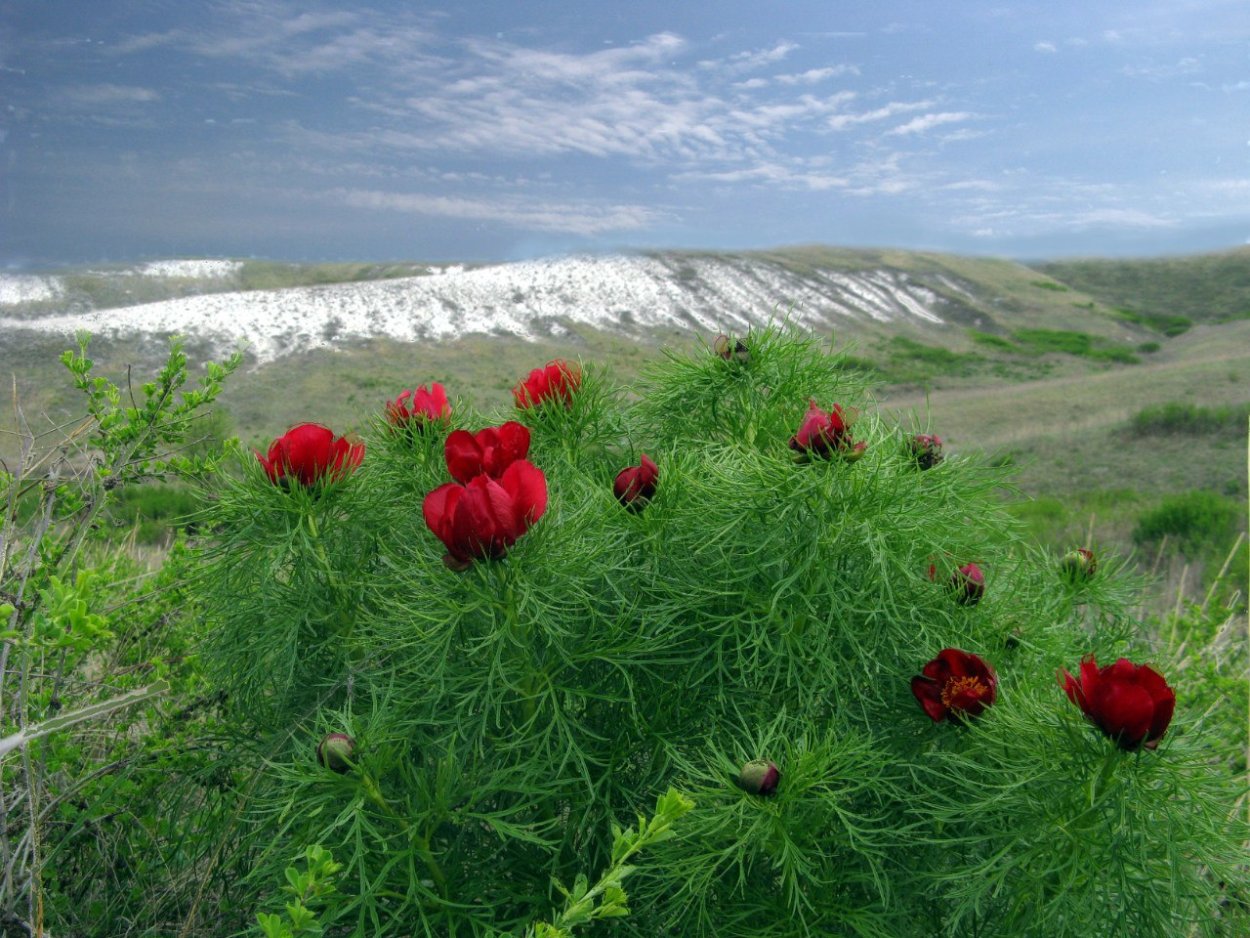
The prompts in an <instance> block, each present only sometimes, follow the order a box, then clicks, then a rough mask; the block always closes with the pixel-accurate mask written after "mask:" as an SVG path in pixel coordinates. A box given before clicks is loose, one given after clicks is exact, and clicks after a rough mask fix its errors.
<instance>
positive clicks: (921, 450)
mask: <svg viewBox="0 0 1250 938" xmlns="http://www.w3.org/2000/svg"><path fill="white" fill-rule="evenodd" d="M908 449H909V451H910V453H911V458H912V460H913V461H914V462H915V463H916V465H917V466H918V467H919V468H921V469H932V468H933V467H934V466H936V465H937V464H938V463H940V462H941V461H942V438H941V437H940V436H938V435H937V434H936V433H917V434H916V435H915V436H913V437H912V438H911V440H910V442H909V443H908Z"/></svg>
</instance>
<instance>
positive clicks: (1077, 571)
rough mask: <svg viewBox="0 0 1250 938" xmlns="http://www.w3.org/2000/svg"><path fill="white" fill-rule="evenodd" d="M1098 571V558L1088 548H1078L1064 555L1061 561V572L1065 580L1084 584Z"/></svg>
mask: <svg viewBox="0 0 1250 938" xmlns="http://www.w3.org/2000/svg"><path fill="white" fill-rule="evenodd" d="M1097 569H1098V558H1097V557H1095V556H1094V552H1093V551H1092V550H1090V549H1089V548H1087V547H1078V548H1076V550H1070V551H1068V552H1067V553H1066V554H1064V555H1063V560H1061V561H1059V571H1060V572H1061V573H1062V574H1063V575H1064V577H1065V578H1067V579H1069V580H1072V581H1073V582H1078V583H1079V582H1084V581H1086V580H1088V579H1089V578H1090V577H1092V576H1093V575H1094V573H1095V571H1097Z"/></svg>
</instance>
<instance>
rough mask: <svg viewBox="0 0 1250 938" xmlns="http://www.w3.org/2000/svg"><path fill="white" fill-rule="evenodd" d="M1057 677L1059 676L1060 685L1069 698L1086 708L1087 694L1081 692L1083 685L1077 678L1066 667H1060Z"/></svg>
mask: <svg viewBox="0 0 1250 938" xmlns="http://www.w3.org/2000/svg"><path fill="white" fill-rule="evenodd" d="M1060 675H1062V676H1060ZM1055 677H1056V678H1058V680H1059V686H1060V687H1062V688H1063V692H1064V693H1065V694H1067V695H1068V699H1069V700H1070V701H1072V702H1073V703H1074V704H1076V705H1077V706H1078V707H1080V708H1081V709H1082V710H1084V709H1085V695H1084V694H1082V693H1081V685H1079V684H1078V683H1077V682H1076V678H1074V677H1073V676H1072V675H1071V674H1069V673H1068V671H1067V669H1066V668H1060V669H1059V673H1058V674H1056V675H1055Z"/></svg>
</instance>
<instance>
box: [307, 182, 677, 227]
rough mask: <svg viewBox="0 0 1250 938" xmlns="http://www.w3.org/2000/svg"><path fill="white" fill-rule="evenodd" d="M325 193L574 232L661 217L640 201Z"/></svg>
mask: <svg viewBox="0 0 1250 938" xmlns="http://www.w3.org/2000/svg"><path fill="white" fill-rule="evenodd" d="M325 197H326V198H328V199H329V200H330V201H332V202H334V203H336V204H339V205H345V206H348V207H351V208H360V209H368V210H371V211H393V212H403V213H406V214H412V215H428V216H433V217H437V218H460V219H466V220H470V221H489V222H497V223H501V224H505V225H509V226H512V227H515V228H522V229H527V230H531V231H548V232H560V233H564V234H576V235H596V234H604V233H606V232H610V231H631V230H636V229H639V228H646V227H648V226H649V225H652V224H654V223H655V222H656V221H657V220H659V218H660V215H659V213H657V212H656V211H655V210H653V209H650V208H647V207H645V206H641V205H613V204H601V203H596V202H589V201H587V202H556V201H551V200H547V199H542V200H532V201H527V200H524V199H519V198H516V197H507V198H501V199H495V200H491V199H481V198H459V197H455V196H446V195H429V194H425V193H410V192H385V191H380V190H371V189H335V190H332V191H330V192H328V193H327V194H326V196H325Z"/></svg>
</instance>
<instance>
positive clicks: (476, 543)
mask: <svg viewBox="0 0 1250 938" xmlns="http://www.w3.org/2000/svg"><path fill="white" fill-rule="evenodd" d="M546 510H547V477H546V476H544V475H543V473H542V470H541V469H538V468H536V467H535V466H532V465H530V464H529V463H528V462H526V461H525V460H518V461H516V462H514V463H512V464H511V465H509V466H508V468H507V469H505V470H504V473H503V475H502V476H500V477H499V479H498V480H496V479H493V478H491V477H490V476H488V475H479V476H475V477H474V478H472V479H471V480H469V482H468V484H467V485H459V484H457V483H455V482H448V483H447V484H446V485H440V486H439V487H438V488H436V489H435V490H434V491H432V492H430V493H429V494H428V495H426V496H425V501H424V502H423V503H422V505H421V513H422V515H423V516H424V517H425V523H426V525H427V526H428V527H429V529H430V530H431V531H433V532H434V534H435V536H436V537H437V538H438V539H439V540H440V541H442V542H443V544H444V546H445V547H446V548H447V553H448V557H449V558H450V561H451V562H450V563H449V564H448V565H449V566H457V567H460V568H463V567H465V566H467V565H468V564H469V562H471V561H472V560H475V559H478V558H492V559H498V558H500V557H502V556H504V554H506V553H507V552H508V548H509V547H511V546H512V545H513V544H515V543H516V542H517V540H518V539H519V538H520V537H521V535H523V534H524V533H525V532H526V531H528V530H529V528H530V526H531V525H532V524H534V522H536V521H537V520H538V519H539V518H541V517H542V516H543V512H545V511H546Z"/></svg>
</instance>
